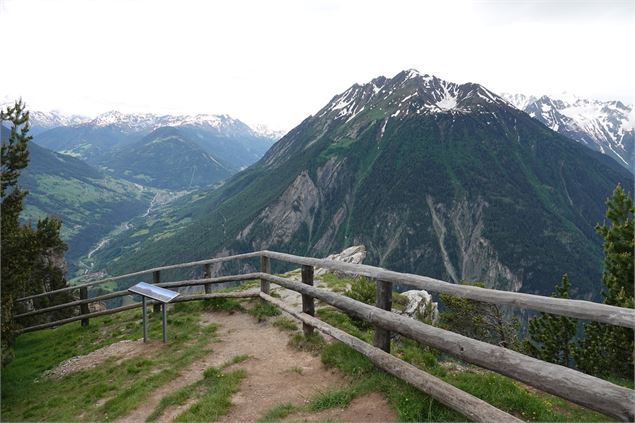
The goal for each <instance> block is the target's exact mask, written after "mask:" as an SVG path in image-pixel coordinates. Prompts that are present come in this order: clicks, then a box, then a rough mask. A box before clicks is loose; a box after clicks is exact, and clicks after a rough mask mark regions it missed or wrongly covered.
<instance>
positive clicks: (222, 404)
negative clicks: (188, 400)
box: [174, 368, 246, 422]
mask: <svg viewBox="0 0 635 423" xmlns="http://www.w3.org/2000/svg"><path fill="white" fill-rule="evenodd" d="M245 376H246V373H245V371H244V370H242V369H241V370H235V371H233V372H231V373H227V374H225V373H222V372H220V371H219V370H217V369H214V368H211V369H207V370H206V371H205V373H204V381H205V384H206V386H207V391H206V392H205V394H203V395H202V396H201V398H200V399H199V400H198V401H197V402H196V403H195V404H194V405H192V406H191V407H190V408H188V409H187V410H185V411H184V412H183V413H181V414H180V415H178V416H177V417H176V418H175V419H174V421H175V422H193V421H194V422H200V421H216V420H217V419H218V418H219V417H220V416H223V415H225V414H227V412H228V411H229V409H230V408H231V405H232V404H231V397H232V395H233V394H235V393H236V392H238V388H239V387H240V382H241V381H242V380H243V379H244V378H245Z"/></svg>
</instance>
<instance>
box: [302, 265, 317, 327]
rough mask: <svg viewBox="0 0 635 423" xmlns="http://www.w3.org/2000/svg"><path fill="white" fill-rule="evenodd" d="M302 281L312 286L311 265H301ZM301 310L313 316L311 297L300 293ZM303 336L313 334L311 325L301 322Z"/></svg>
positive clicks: (313, 307)
mask: <svg viewBox="0 0 635 423" xmlns="http://www.w3.org/2000/svg"><path fill="white" fill-rule="evenodd" d="M302 283H304V284H306V285H310V286H313V266H308V265H302ZM302 312H303V313H306V314H308V315H309V316H315V303H314V300H313V297H311V296H309V295H305V294H302ZM302 331H303V332H304V336H309V335H312V334H313V326H310V325H309V324H307V323H304V322H302Z"/></svg>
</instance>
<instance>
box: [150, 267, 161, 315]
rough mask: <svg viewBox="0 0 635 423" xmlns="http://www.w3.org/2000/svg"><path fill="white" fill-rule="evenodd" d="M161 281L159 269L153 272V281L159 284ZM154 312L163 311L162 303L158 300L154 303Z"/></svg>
mask: <svg viewBox="0 0 635 423" xmlns="http://www.w3.org/2000/svg"><path fill="white" fill-rule="evenodd" d="M160 282H161V272H160V271H159V270H156V271H154V272H152V283H154V284H157V283H160ZM152 312H153V313H161V304H159V303H158V302H155V303H154V304H153V305H152Z"/></svg>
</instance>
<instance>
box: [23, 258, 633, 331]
mask: <svg viewBox="0 0 635 423" xmlns="http://www.w3.org/2000/svg"><path fill="white" fill-rule="evenodd" d="M252 258H261V271H263V272H265V273H270V266H271V264H270V261H269V259H275V260H281V261H285V262H288V263H295V264H300V265H308V266H313V267H316V268H317V267H319V268H324V269H328V270H331V271H336V272H341V273H346V274H351V275H358V276H366V277H368V278H371V279H375V280H381V281H385V282H392V283H396V284H401V285H409V286H413V287H416V288H419V289H425V290H428V291H433V292H439V293H444V294H451V295H456V296H458V297H462V298H468V299H471V300H476V301H481V302H485V303H492V304H507V305H511V306H515V307H520V308H526V309H530V310H535V311H542V312H544V313H551V314H557V315H561V316H568V317H573V318H576V319H584V320H592V321H596V322H601V323H608V324H611V325H616V326H623V327H627V328H631V329H635V309H629V308H622V307H615V306H611V305H606V304H599V303H594V302H592V301H584V300H570V299H563V298H553V297H544V296H541V295H533V294H524V293H520V292H510V291H500V290H496V289H489V288H479V287H476V286H468V285H457V284H453V283H449V282H445V281H441V280H438V279H434V278H430V277H427V276H419V275H413V274H409V273H399V272H394V271H391V270H386V269H382V268H380V267H375V266H369V265H365V264H351V263H344V262H339V261H334V260H328V259H316V258H312V257H302V256H296V255H293V254H286V253H278V252H275V251H267V250H263V251H257V252H253V253H245V254H237V255H233V256H226V257H217V258H213V259H207V260H200V261H194V262H189V263H181V264H174V265H170V266H163V267H155V268H152V269H147V270H142V271H139V272H134V273H128V274H125V275H121V276H114V277H111V278H106V279H102V280H99V281H93V282H89V283H85V284H81V285H74V286H69V287H66V288H62V289H57V290H54V291H49V292H43V293H41V294H35V295H29V296H26V297H22V298H19V299H17V300H16V301H18V302H22V301H27V300H31V299H35V298H40V297H45V296H49V295H52V294H57V293H60V292H67V291H71V290H76V289H79V288H81V287H89V286H95V285H99V284H103V283H108V282H112V281H116V280H120V279H125V278H131V277H134V276H140V275H146V274H149V273H153V272H156V271H163V270H173V269H184V268H187V267H195V266H201V265H205V264H213V263H223V262H226V261H231V260H244V259H252ZM265 262H266V263H267V266H269V268H268V270H264V269H263V268H262V263H265ZM263 283H265V284H266V281H265V282H263Z"/></svg>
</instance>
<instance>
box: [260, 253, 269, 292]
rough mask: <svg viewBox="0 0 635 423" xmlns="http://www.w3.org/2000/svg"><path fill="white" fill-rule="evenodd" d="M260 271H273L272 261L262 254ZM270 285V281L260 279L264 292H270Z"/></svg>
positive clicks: (261, 289) (261, 288)
mask: <svg viewBox="0 0 635 423" xmlns="http://www.w3.org/2000/svg"><path fill="white" fill-rule="evenodd" d="M260 271H261V272H262V273H271V263H270V262H269V257H267V256H260ZM269 286H270V283H269V281H266V280H264V279H260V291H262V292H264V293H265V294H269Z"/></svg>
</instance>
